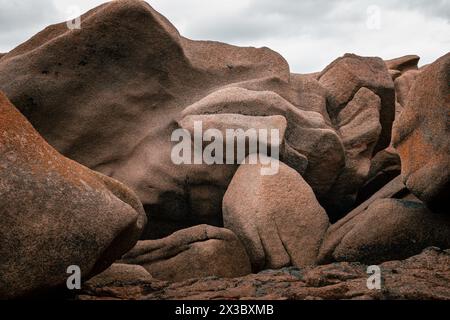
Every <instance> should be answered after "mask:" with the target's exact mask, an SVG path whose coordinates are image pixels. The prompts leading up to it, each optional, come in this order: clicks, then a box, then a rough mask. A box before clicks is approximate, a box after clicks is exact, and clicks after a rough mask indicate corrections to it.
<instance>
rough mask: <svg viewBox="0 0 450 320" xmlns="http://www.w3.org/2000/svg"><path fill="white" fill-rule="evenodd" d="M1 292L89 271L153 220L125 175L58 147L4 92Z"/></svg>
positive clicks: (22, 291)
mask: <svg viewBox="0 0 450 320" xmlns="http://www.w3.org/2000/svg"><path fill="white" fill-rule="evenodd" d="M0 220H1V223H0V243H1V246H0V274H1V277H0V298H16V297H23V296H26V295H28V296H29V295H35V294H37V293H45V292H46V291H48V290H50V289H55V288H58V287H59V286H61V285H63V284H65V282H66V279H67V277H68V275H67V273H66V271H67V268H68V267H69V266H71V265H77V266H79V267H80V268H81V273H82V278H83V279H84V278H88V277H90V276H92V275H94V274H96V273H98V272H100V271H102V270H103V269H105V268H106V267H108V266H109V265H110V264H111V263H113V262H114V260H116V259H118V258H120V257H121V255H122V254H124V253H125V252H126V251H128V250H129V249H130V248H131V247H133V245H134V244H135V243H136V241H137V240H138V239H139V237H140V235H141V232H142V230H143V228H144V226H145V223H146V216H145V213H144V210H143V208H142V205H141V203H140V202H139V200H138V199H137V197H136V196H135V195H134V193H133V192H131V191H130V190H129V189H128V188H127V187H125V186H124V185H122V184H121V183H119V182H117V181H115V180H113V179H111V178H108V177H106V176H103V175H101V174H99V173H96V172H93V171H91V170H89V169H88V168H86V167H84V166H82V165H80V164H78V163H76V162H74V161H72V160H69V159H67V158H65V157H63V156H62V155H60V154H59V153H58V152H56V151H55V150H54V149H53V148H52V147H50V146H49V145H48V144H47V143H46V142H45V141H44V140H43V139H42V138H41V137H40V136H39V134H38V133H37V132H36V131H35V130H34V128H33V127H32V126H31V124H30V123H29V122H28V121H27V120H26V119H25V118H24V117H23V116H22V115H21V114H20V113H19V112H18V111H17V110H16V109H15V108H14V106H13V105H12V104H11V103H10V102H9V100H8V99H7V98H6V96H5V95H3V94H2V93H1V92H0Z"/></svg>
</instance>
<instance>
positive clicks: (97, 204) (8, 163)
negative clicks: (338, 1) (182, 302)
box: [0, 0, 450, 299]
mask: <svg viewBox="0 0 450 320" xmlns="http://www.w3.org/2000/svg"><path fill="white" fill-rule="evenodd" d="M81 22H82V24H81V26H82V27H81V29H70V28H68V26H67V24H66V23H60V24H56V25H51V26H49V27H47V28H45V29H44V30H43V31H41V32H40V33H38V34H36V35H35V36H33V37H32V38H31V39H29V40H28V41H26V42H24V43H23V44H21V45H19V46H18V47H17V48H15V49H13V50H12V51H10V52H8V53H5V54H1V55H0V221H1V222H0V243H1V244H2V245H1V246H0V257H1V259H0V274H1V275H2V277H0V298H8V299H11V298H22V297H41V296H45V295H46V294H47V293H49V292H51V291H53V290H60V289H64V288H65V286H66V281H67V277H68V273H67V268H68V267H70V266H78V267H79V268H80V272H81V278H82V279H83V280H84V281H86V280H88V279H90V278H92V277H94V278H92V279H91V280H90V281H88V282H86V283H84V284H83V288H84V289H83V293H81V294H79V295H78V298H80V299H96V298H99V299H100V298H120V299H125V298H132V299H172V298H202V299H203V298H204V299H206V298H208V299H209V298H230V299H238V298H273V299H291V298H295V299H307V298H308V299H309V298H314V299H315V298H322V299H341V298H361V299H365V298H379V299H382V298H388V299H390V298H408V299H409V298H424V299H429V298H430V299H441V298H442V299H448V298H449V289H450V284H449V274H448V272H449V270H448V266H449V263H448V262H449V257H448V252H445V251H439V250H437V249H427V251H425V252H424V253H421V252H422V251H423V250H425V249H426V248H429V247H438V248H442V249H443V250H445V249H447V248H450V215H449V199H450V187H449V181H450V157H449V155H450V140H449V139H448V137H449V133H450V127H449V115H450V101H449V97H450V96H449V94H448V93H449V92H450V90H449V85H450V53H447V54H445V55H443V56H442V57H441V58H439V59H438V60H437V61H435V62H433V63H432V64H429V65H426V66H420V67H419V59H420V57H418V56H415V55H408V56H404V57H399V58H397V59H393V60H388V61H385V60H383V59H381V58H379V57H361V56H358V55H356V54H345V55H344V56H342V57H338V58H337V59H336V60H334V61H332V62H331V63H330V64H329V65H328V66H327V67H326V68H325V69H324V70H322V71H319V72H317V73H313V74H295V73H291V71H290V69H289V65H288V63H287V61H285V59H284V58H283V57H282V56H281V55H279V54H278V53H276V52H274V51H272V50H270V49H268V48H265V47H264V48H253V47H236V46H232V45H228V44H224V43H219V42H214V41H193V40H190V39H187V38H184V37H183V36H182V35H180V34H179V32H178V31H177V29H176V28H175V26H173V25H172V24H171V23H170V22H169V21H168V20H167V19H166V18H164V17H163V16H161V15H160V14H159V13H158V12H156V11H155V10H154V9H153V8H152V7H150V6H149V5H148V4H147V3H145V2H143V1H138V0H118V1H112V2H108V3H105V4H103V5H101V6H99V7H97V8H95V9H92V10H91V11H89V12H87V13H85V14H84V15H82V16H81ZM412 49H413V48H412ZM198 122H201V123H202V124H203V126H204V128H205V130H206V129H215V131H214V132H215V134H217V135H219V134H220V135H223V134H224V133H225V132H226V130H227V129H229V128H233V129H236V128H240V129H243V130H247V129H258V130H260V129H263V130H267V131H271V130H272V129H273V130H276V132H278V133H279V140H278V141H277V140H272V139H269V140H268V141H264V139H262V138H261V137H260V136H257V137H256V138H255V139H256V140H255V141H254V142H255V143H263V145H266V146H267V147H270V148H275V149H274V150H279V160H280V161H276V164H277V169H278V170H277V173H276V174H272V175H262V174H261V172H262V170H263V169H267V168H266V166H265V165H264V163H263V160H271V158H268V157H267V155H266V157H261V158H259V159H260V163H257V164H249V163H248V162H245V163H242V164H240V161H236V162H233V163H232V164H222V162H223V160H224V159H225V158H226V157H225V154H223V155H221V156H220V153H214V156H215V158H214V159H215V162H214V163H201V164H180V163H177V162H176V161H173V150H174V145H175V144H176V143H175V142H174V141H173V139H171V138H172V137H173V133H174V132H177V130H180V129H183V132H184V134H186V135H187V136H188V137H189V139H188V141H187V145H188V146H191V144H192V143H195V136H194V135H193V133H194V132H195V124H196V123H198ZM191 139H192V140H193V141H191ZM203 147H206V146H205V145H203ZM205 149H206V148H205ZM271 150H272V149H271ZM238 155H239V153H238V152H237V151H236V150H235V149H234V148H232V150H231V151H230V154H227V156H233V158H237V156H238ZM271 155H272V156H273V157H275V156H274V155H275V153H273V154H271ZM241 156H242V158H243V159H244V158H246V157H247V159H250V158H251V157H252V154H251V153H250V152H248V150H247V151H246V152H245V153H244V154H243V155H241ZM272 160H273V159H272ZM272 160H271V161H272ZM277 160H278V159H277ZM387 261H390V262H387ZM113 263H114V264H113ZM373 264H376V265H381V268H382V270H384V273H383V279H384V280H383V281H384V282H383V287H382V290H381V291H379V290H378V291H377V290H375V291H372V290H369V289H367V287H366V286H365V279H367V277H368V275H367V273H366V266H367V265H373ZM111 265H113V267H112V269H108V267H110V266H111ZM104 270H107V271H106V274H105V273H102V272H103V271H104ZM99 274H100V275H99ZM96 275H97V276H96ZM95 276H96V277H95ZM192 279H196V280H192Z"/></svg>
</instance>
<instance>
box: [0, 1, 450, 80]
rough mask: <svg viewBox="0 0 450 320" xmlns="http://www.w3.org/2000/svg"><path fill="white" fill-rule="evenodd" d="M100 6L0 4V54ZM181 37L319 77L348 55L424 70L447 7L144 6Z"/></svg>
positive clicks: (443, 33)
mask: <svg viewBox="0 0 450 320" xmlns="http://www.w3.org/2000/svg"><path fill="white" fill-rule="evenodd" d="M102 2H103V1H102V0H81V1H74V0H53V1H52V0H40V1H36V0H0V51H9V50H11V49H12V48H13V47H15V46H16V45H18V44H20V43H21V42H23V41H25V40H26V39H28V38H29V37H31V36H32V35H33V34H35V33H36V32H38V31H40V30H41V29H43V28H44V27H45V26H47V25H49V24H52V23H57V22H61V21H64V20H66V19H69V18H71V17H70V16H69V12H67V11H68V8H69V7H70V6H74V5H76V6H78V7H79V8H80V10H81V11H82V12H84V11H87V10H88V9H91V8H93V7H95V6H96V5H99V4H100V3H102ZM148 2H149V3H150V4H151V5H152V6H153V7H154V8H155V9H156V10H158V11H159V12H161V13H162V14H163V15H165V16H166V17H167V18H168V19H169V20H170V21H171V22H172V23H173V24H174V25H175V26H176V27H177V28H178V29H179V30H180V32H181V34H182V35H184V36H186V37H188V38H192V39H207V40H217V41H223V42H228V43H232V44H236V45H244V46H256V47H261V46H267V47H270V48H272V49H274V50H275V51H278V52H280V53H281V54H282V55H283V56H284V57H285V58H286V60H287V61H288V62H289V64H290V66H291V70H292V71H293V72H299V73H306V72H313V71H319V70H321V69H323V67H325V66H326V65H327V64H328V63H330V62H331V61H332V60H334V59H335V58H337V57H338V56H341V55H343V54H344V53H346V52H353V53H357V54H360V55H370V56H381V57H382V58H385V59H388V58H394V57H397V56H401V55H405V54H418V55H419V56H421V57H422V60H421V61H422V63H429V62H432V61H434V60H435V59H436V58H438V57H440V56H442V55H444V54H445V53H446V52H448V51H450V40H449V39H450V24H449V23H450V22H449V20H450V0H434V1H432V0H431V1H430V0H428V1H425V0H411V1H403V0H350V1H349V0H345V1H344V0H337V1H327V0H304V1H296V0H280V1H273V0H228V1H223V0H209V1H207V2H206V1H204V0H149V1H148ZM371 5H375V6H378V8H379V9H380V18H381V25H380V29H379V30H370V29H368V28H367V26H366V22H367V18H368V16H367V8H368V7H369V6H371Z"/></svg>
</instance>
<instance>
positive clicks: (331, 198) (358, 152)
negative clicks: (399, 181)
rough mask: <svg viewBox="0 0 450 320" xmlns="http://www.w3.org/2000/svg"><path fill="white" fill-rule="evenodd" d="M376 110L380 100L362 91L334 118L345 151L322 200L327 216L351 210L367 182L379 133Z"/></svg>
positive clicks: (366, 90) (378, 109) (377, 111)
mask: <svg viewBox="0 0 450 320" xmlns="http://www.w3.org/2000/svg"><path fill="white" fill-rule="evenodd" d="M380 108H381V101H380V98H379V97H378V96H377V95H376V94H375V93H373V92H372V91H371V90H369V89H367V88H365V87H362V88H361V89H359V90H358V92H356V94H355V96H354V97H353V99H352V100H351V101H350V102H349V103H348V104H347V106H346V107H345V108H344V109H343V110H342V111H341V112H340V113H339V114H338V116H337V119H336V120H337V125H338V127H339V132H340V134H341V138H342V143H343V144H344V148H345V168H344V169H343V170H342V171H341V173H340V174H339V176H338V177H337V179H336V181H335V182H334V184H333V186H332V187H331V189H330V192H329V194H328V196H327V197H326V199H325V206H326V207H327V208H328V214H329V215H331V216H335V215H336V214H337V215H338V216H341V215H343V214H345V213H346V212H347V210H348V209H349V208H351V207H352V205H353V204H354V203H355V200H356V197H357V194H358V191H359V189H360V188H361V186H362V185H363V184H364V182H365V181H366V180H367V178H368V175H369V171H370V165H371V158H372V154H373V151H374V149H375V146H376V144H377V142H378V139H379V136H380V133H381V130H382V127H381V124H380V119H379V114H380Z"/></svg>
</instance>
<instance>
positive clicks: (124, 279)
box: [86, 263, 153, 287]
mask: <svg viewBox="0 0 450 320" xmlns="http://www.w3.org/2000/svg"><path fill="white" fill-rule="evenodd" d="M151 280H153V277H152V276H151V274H150V273H148V271H147V270H145V268H144V267H142V266H138V265H133V264H124V263H113V264H112V265H111V266H110V267H109V268H108V269H106V270H105V271H103V272H102V273H100V274H98V275H96V276H95V277H93V278H91V279H89V280H88V281H87V284H86V285H89V286H95V287H106V286H109V285H118V284H120V285H121V286H127V285H132V284H143V283H146V282H150V281H151Z"/></svg>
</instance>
